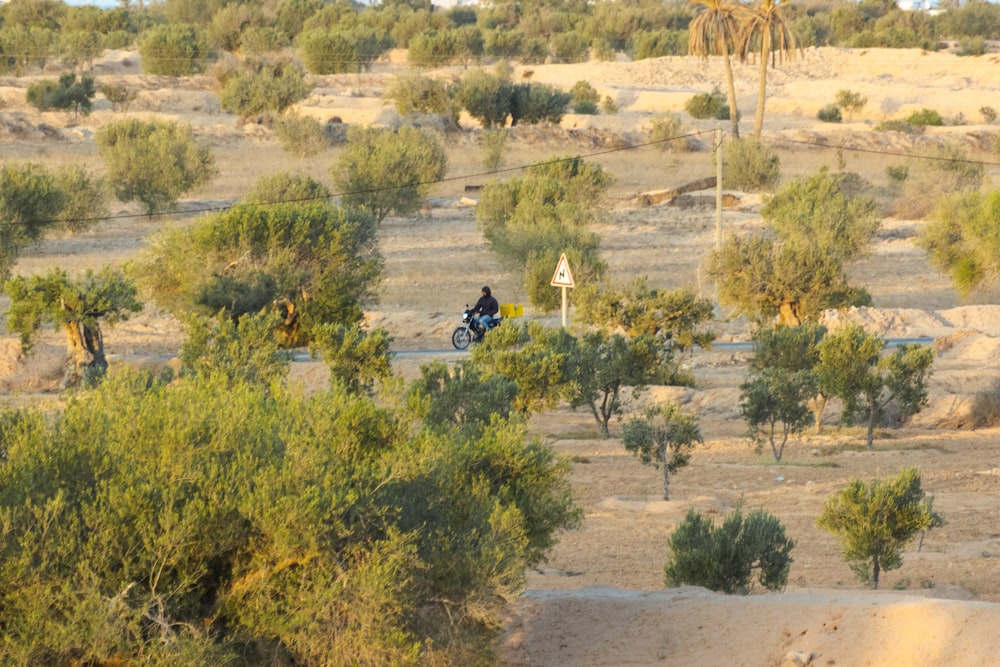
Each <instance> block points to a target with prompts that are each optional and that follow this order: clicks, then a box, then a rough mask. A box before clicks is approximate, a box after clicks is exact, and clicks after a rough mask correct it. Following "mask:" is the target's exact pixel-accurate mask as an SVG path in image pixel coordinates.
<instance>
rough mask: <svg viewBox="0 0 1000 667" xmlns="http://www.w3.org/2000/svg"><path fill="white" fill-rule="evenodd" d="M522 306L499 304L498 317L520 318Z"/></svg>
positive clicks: (522, 312)
mask: <svg viewBox="0 0 1000 667" xmlns="http://www.w3.org/2000/svg"><path fill="white" fill-rule="evenodd" d="M523 315H524V306H522V305H521V304H519V303H501V304H500V317H522V316H523Z"/></svg>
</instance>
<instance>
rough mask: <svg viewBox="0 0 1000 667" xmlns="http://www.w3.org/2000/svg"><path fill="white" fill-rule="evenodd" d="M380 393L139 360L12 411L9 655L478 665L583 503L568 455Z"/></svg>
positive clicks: (6, 474) (5, 598)
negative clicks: (420, 426) (429, 419)
mask: <svg viewBox="0 0 1000 667" xmlns="http://www.w3.org/2000/svg"><path fill="white" fill-rule="evenodd" d="M225 337H226V338H227V339H231V337H230V336H229V335H228V334H227V335H226V336H225ZM227 345H228V344H227ZM221 356H222V355H220V357H219V358H221ZM241 363H242V362H241ZM380 403H382V402H381V401H379V402H377V401H376V400H374V399H372V398H370V397H367V396H364V395H363V394H352V393H350V392H347V391H344V390H343V388H336V387H334V388H330V389H328V390H323V391H319V392H316V393H313V394H311V395H309V396H304V395H303V394H302V393H301V392H298V391H289V390H287V389H285V388H284V387H283V386H282V384H281V383H277V382H275V383H270V384H265V383H262V382H259V381H242V380H240V379H239V374H238V373H234V374H226V373H198V374H193V375H191V376H189V377H186V378H184V379H183V380H182V381H180V382H174V383H172V384H170V385H169V386H168V385H166V384H164V382H163V381H162V380H160V379H157V378H154V377H151V376H150V375H148V374H141V373H139V372H136V371H129V370H128V369H123V371H122V373H120V374H119V373H116V374H115V375H114V376H113V377H111V378H109V379H108V380H107V381H105V382H104V383H102V384H101V385H100V386H99V387H98V388H96V389H95V390H93V391H90V392H88V393H87V394H86V395H85V396H82V397H80V399H78V400H72V401H69V402H68V403H67V404H66V406H65V408H64V409H63V410H59V411H55V412H52V413H51V414H44V413H42V412H41V411H36V410H33V409H26V410H22V411H19V412H10V411H5V412H4V413H3V414H2V415H0V420H2V422H3V424H5V425H11V426H13V425H16V426H17V428H9V429H8V428H5V429H4V433H5V436H4V442H3V445H4V447H5V460H4V465H3V466H0V514H2V515H3V516H4V517H5V519H4V522H5V523H4V526H5V531H6V536H7V539H5V540H4V543H3V562H4V567H3V568H2V571H0V606H2V607H3V609H4V641H3V642H2V645H0V661H2V662H3V663H5V664H30V663H37V662H38V661H39V660H41V661H42V662H45V663H52V664H58V663H61V662H66V663H69V662H72V661H73V660H76V659H77V657H78V656H86V657H87V659H88V660H90V661H92V662H94V663H95V664H98V663H100V664H110V663H113V662H128V663H142V664H160V665H167V664H170V665H177V664H198V665H228V664H264V663H267V664H283V665H290V664H301V665H306V664H339V663H343V662H345V661H347V662H350V663H351V664H357V665H372V666H374V665H390V664H391V665H400V666H413V667H415V666H416V665H422V664H427V663H428V662H431V663H434V664H478V663H479V662H480V660H481V659H482V656H483V655H485V654H486V653H488V651H489V648H490V646H491V643H492V642H493V641H495V639H496V638H497V634H498V629H499V628H500V625H501V624H500V619H501V613H502V611H503V605H504V604H505V602H504V601H505V600H508V599H511V597H513V596H516V595H517V594H518V593H519V592H520V590H521V588H522V587H523V581H524V571H525V568H527V567H531V566H533V565H536V564H537V563H539V562H540V561H541V560H542V559H543V558H544V556H545V554H546V552H547V551H548V550H549V549H550V548H551V546H552V544H553V543H554V540H555V536H556V533H557V531H558V530H560V529H563V528H571V527H573V526H574V525H575V524H576V523H577V522H578V521H579V512H578V511H577V510H576V509H575V508H574V507H573V504H572V500H571V495H570V491H571V490H570V487H569V484H568V481H567V474H568V463H567V461H565V460H563V459H559V458H557V457H556V456H555V455H554V454H553V452H552V451H551V449H550V448H548V447H547V446H545V445H544V444H543V443H541V442H540V441H538V440H537V439H534V438H531V437H530V436H528V434H527V427H526V426H525V425H524V424H523V423H521V422H518V421H510V422H496V423H495V424H494V425H493V426H492V427H491V428H490V429H489V430H488V431H487V432H485V433H483V434H481V435H480V436H478V437H470V436H469V435H468V434H461V433H452V432H445V431H437V432H431V431H424V432H421V433H419V434H414V431H413V429H412V428H411V426H410V424H409V422H408V421H404V416H403V415H400V414H396V413H394V412H392V411H391V410H388V409H386V408H384V407H380ZM251 481H252V483H250V482H251ZM39 530H44V534H45V539H38V536H39V534H40V533H39Z"/></svg>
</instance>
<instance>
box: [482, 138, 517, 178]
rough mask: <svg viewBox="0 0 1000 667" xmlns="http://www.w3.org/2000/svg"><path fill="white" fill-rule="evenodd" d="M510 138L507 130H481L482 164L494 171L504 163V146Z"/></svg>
mask: <svg viewBox="0 0 1000 667" xmlns="http://www.w3.org/2000/svg"><path fill="white" fill-rule="evenodd" d="M509 138H510V133H509V131H508V130H503V129H501V130H483V133H482V135H481V142H482V150H483V166H484V167H486V168H487V169H489V170H490V171H496V170H498V169H500V168H501V167H502V166H503V165H504V154H503V152H504V148H505V147H506V146H507V140H508V139H509Z"/></svg>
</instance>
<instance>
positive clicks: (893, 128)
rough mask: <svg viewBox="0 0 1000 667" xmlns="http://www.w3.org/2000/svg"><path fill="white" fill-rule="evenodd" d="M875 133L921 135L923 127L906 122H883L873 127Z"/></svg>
mask: <svg viewBox="0 0 1000 667" xmlns="http://www.w3.org/2000/svg"><path fill="white" fill-rule="evenodd" d="M875 131H876V132H902V133H903V134H923V132H924V126H923V125H913V124H912V123H910V121H908V120H883V121H882V122H881V123H879V124H878V125H876V126H875Z"/></svg>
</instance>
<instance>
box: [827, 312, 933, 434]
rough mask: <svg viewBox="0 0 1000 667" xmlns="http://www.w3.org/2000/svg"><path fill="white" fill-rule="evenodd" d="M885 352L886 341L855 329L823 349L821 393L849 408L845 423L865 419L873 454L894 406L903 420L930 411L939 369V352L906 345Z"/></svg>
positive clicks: (838, 333) (845, 329) (831, 339)
mask: <svg viewBox="0 0 1000 667" xmlns="http://www.w3.org/2000/svg"><path fill="white" fill-rule="evenodd" d="M885 346H886V340H885V339H884V338H882V337H881V336H878V335H877V334H872V333H868V332H867V331H865V330H864V327H862V326H861V325H857V324H850V325H846V326H844V327H842V328H840V329H838V330H837V331H835V332H833V333H831V334H828V335H827V336H826V338H824V339H823V340H822V341H821V342H820V343H819V345H818V348H817V349H818V351H819V364H818V365H817V367H816V372H817V374H818V376H819V387H820V390H821V391H823V392H824V393H825V394H827V395H829V396H836V397H837V398H840V399H841V400H842V401H843V402H844V411H843V415H842V418H843V419H844V420H852V419H854V418H855V417H859V416H860V417H862V418H863V419H864V421H865V424H866V443H867V445H868V448H869V449H871V448H872V442H873V439H874V433H875V426H876V425H877V424H879V423H881V422H882V420H883V418H884V416H885V413H886V407H887V406H889V405H890V403H891V404H893V405H895V406H896V407H897V408H898V410H899V414H900V418H901V419H906V418H908V417H911V416H913V415H915V414H917V413H918V412H920V410H921V409H923V408H924V407H925V406H926V405H927V380H928V376H929V375H930V369H931V364H933V363H934V351H933V350H932V349H931V348H930V347H928V346H926V345H916V344H906V345H900V346H899V347H897V348H896V349H895V350H894V351H893V352H892V353H891V354H889V355H883V353H882V352H883V350H884V349H885Z"/></svg>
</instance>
